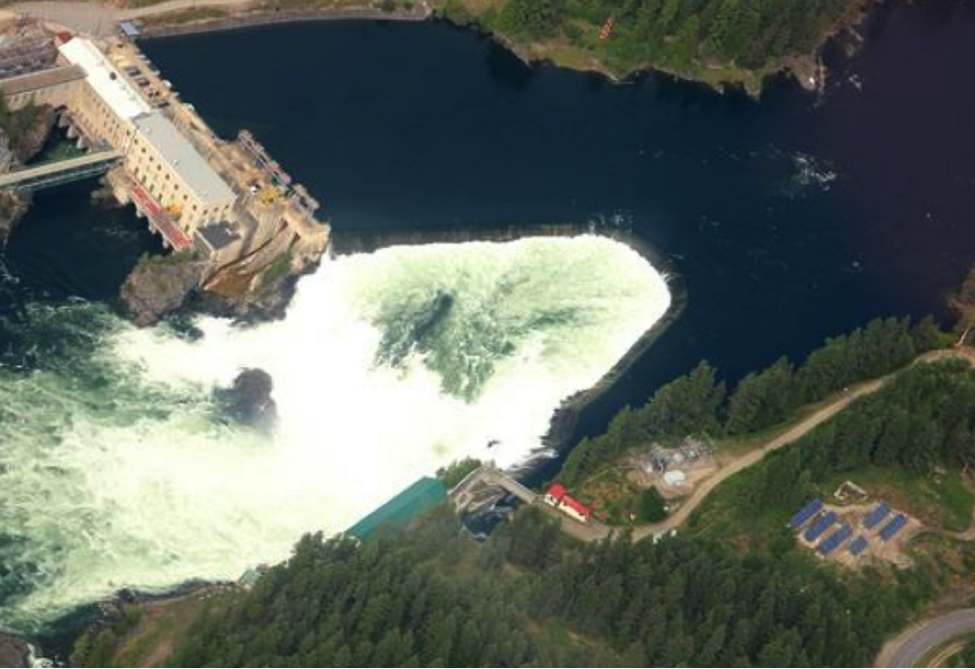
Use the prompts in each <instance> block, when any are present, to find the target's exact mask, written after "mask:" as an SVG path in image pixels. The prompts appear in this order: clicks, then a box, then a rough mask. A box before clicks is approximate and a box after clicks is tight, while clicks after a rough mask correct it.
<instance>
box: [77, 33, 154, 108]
mask: <svg viewBox="0 0 975 669" xmlns="http://www.w3.org/2000/svg"><path fill="white" fill-rule="evenodd" d="M58 51H60V52H61V55H62V56H64V58H65V59H66V60H67V61H68V62H69V63H71V64H73V65H80V66H81V67H82V69H84V71H85V73H86V74H87V75H88V83H89V85H91V87H92V88H93V89H94V90H95V92H96V93H97V94H98V96H99V97H100V98H101V99H102V100H104V101H105V104H107V105H108V106H109V107H110V108H111V109H112V111H114V112H115V114H116V115H117V116H119V117H120V118H123V119H129V120H131V119H134V118H135V117H136V116H139V115H140V114H145V113H147V112H149V111H151V110H152V107H151V106H150V105H149V103H148V102H146V101H145V100H144V99H143V98H142V96H141V95H139V92H138V91H137V90H135V89H134V88H133V87H132V85H131V84H129V82H128V81H127V80H126V79H125V77H123V76H122V75H121V74H119V72H118V70H116V69H115V66H114V65H112V63H111V62H110V61H109V60H108V58H106V57H105V54H103V53H102V52H101V51H100V50H99V49H98V47H96V46H95V45H94V44H93V43H92V42H91V41H90V40H87V39H84V38H82V37H74V38H72V39H70V40H68V41H67V42H65V43H64V44H62V45H60V46H59V47H58Z"/></svg>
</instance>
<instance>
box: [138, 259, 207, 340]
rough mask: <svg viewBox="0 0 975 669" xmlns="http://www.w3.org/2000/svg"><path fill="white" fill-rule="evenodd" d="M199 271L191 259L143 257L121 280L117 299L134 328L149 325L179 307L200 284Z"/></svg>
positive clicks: (201, 267) (200, 264)
mask: <svg viewBox="0 0 975 669" xmlns="http://www.w3.org/2000/svg"><path fill="white" fill-rule="evenodd" d="M203 269H204V265H203V263H201V262H198V261H196V260H194V259H193V258H191V257H185V256H183V257H180V256H167V257H164V258H144V259H143V260H141V261H139V264H138V265H136V267H135V269H133V270H132V272H131V273H130V274H129V276H128V277H127V278H126V279H125V283H124V284H122V290H121V293H120V295H119V297H121V299H122V304H123V305H124V307H125V309H126V311H127V312H128V313H129V314H130V315H131V316H132V318H133V320H134V321H135V324H136V325H138V326H139V327H146V326H149V325H153V324H155V323H156V322H158V321H159V319H160V318H162V317H163V316H164V315H166V314H168V313H170V312H172V311H175V310H177V309H179V308H180V307H181V306H182V305H183V302H184V300H186V297H187V296H188V295H189V294H190V293H192V292H193V291H195V290H196V289H197V287H198V286H199V285H200V281H201V279H202V277H203Z"/></svg>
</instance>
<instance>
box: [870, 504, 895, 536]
mask: <svg viewBox="0 0 975 669" xmlns="http://www.w3.org/2000/svg"><path fill="white" fill-rule="evenodd" d="M889 513H890V507H889V506H887V502H881V503H880V504H878V505H877V506H876V507H874V509H873V510H872V511H871V512H870V513H868V514H867V515H866V516H864V517H863V526H864V527H865V528H867V529H868V530H872V529H873V528H875V527H876V526H877V525H879V524H880V521H882V520H883V519H884V518H886V517H887V515H888V514H889Z"/></svg>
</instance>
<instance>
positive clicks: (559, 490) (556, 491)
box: [545, 483, 565, 499]
mask: <svg viewBox="0 0 975 669" xmlns="http://www.w3.org/2000/svg"><path fill="white" fill-rule="evenodd" d="M545 494H546V495H549V496H550V497H552V498H553V499H562V498H563V497H565V488H563V487H562V484H560V483H555V484H553V485H552V487H551V488H549V489H548V492H547V493H545Z"/></svg>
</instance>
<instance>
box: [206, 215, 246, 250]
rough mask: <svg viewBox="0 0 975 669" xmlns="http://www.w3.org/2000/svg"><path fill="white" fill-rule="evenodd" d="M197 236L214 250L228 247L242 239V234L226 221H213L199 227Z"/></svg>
mask: <svg viewBox="0 0 975 669" xmlns="http://www.w3.org/2000/svg"><path fill="white" fill-rule="evenodd" d="M196 236H197V237H199V238H201V239H202V240H203V242H204V244H206V245H207V246H208V247H209V248H210V249H212V250H214V251H219V250H220V249H223V248H226V247H227V246H230V244H232V243H233V242H235V241H237V240H238V239H240V235H238V234H237V233H236V232H235V231H234V229H233V228H231V227H230V224H229V223H227V222H226V221H221V222H219V223H211V224H210V225H206V226H204V227H202V228H199V229H198V230H197V231H196Z"/></svg>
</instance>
